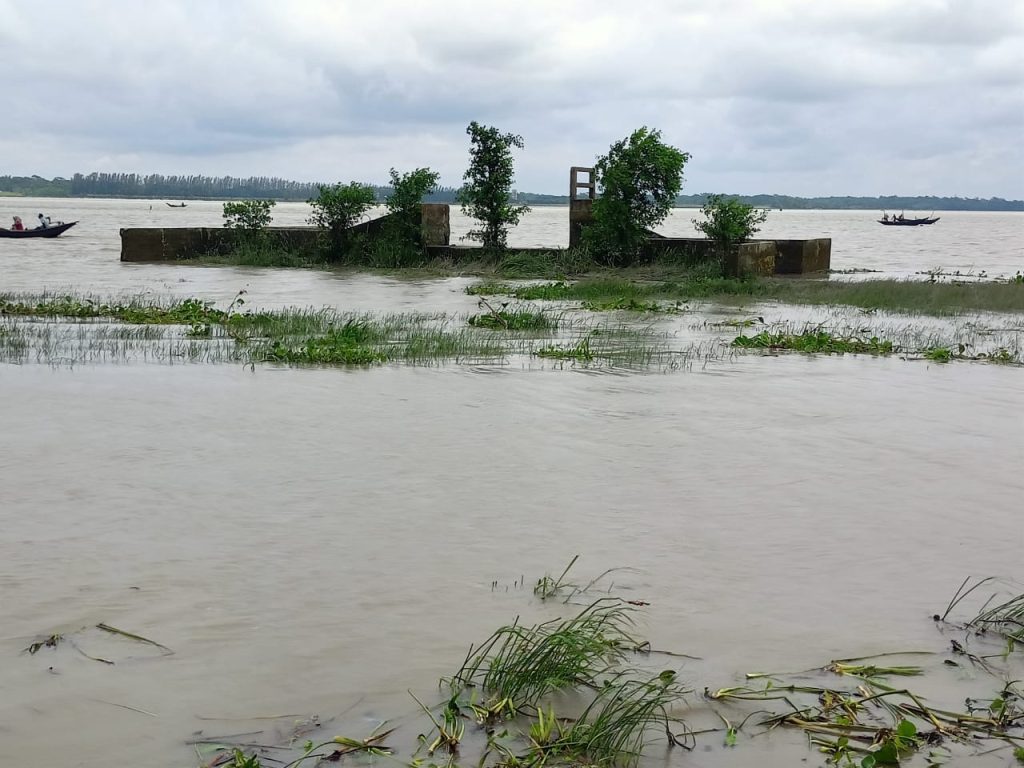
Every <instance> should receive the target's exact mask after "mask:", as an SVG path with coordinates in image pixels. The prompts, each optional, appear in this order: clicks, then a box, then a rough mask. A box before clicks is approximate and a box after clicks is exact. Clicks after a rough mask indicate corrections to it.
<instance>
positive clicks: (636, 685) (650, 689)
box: [535, 671, 685, 766]
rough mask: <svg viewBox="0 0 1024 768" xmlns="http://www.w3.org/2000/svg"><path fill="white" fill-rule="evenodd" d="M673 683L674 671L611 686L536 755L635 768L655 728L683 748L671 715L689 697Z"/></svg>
mask: <svg viewBox="0 0 1024 768" xmlns="http://www.w3.org/2000/svg"><path fill="white" fill-rule="evenodd" d="M674 679H675V674H674V673H673V672H670V671H669V672H663V673H661V674H660V675H658V676H657V677H654V678H652V679H650V680H630V679H625V680H621V679H617V680H614V681H606V682H605V684H604V685H603V686H602V687H601V688H600V689H599V690H598V692H597V696H595V697H594V700H593V701H592V702H591V703H590V705H589V706H587V708H586V709H585V710H584V711H583V713H582V714H581V715H580V716H579V717H578V718H577V719H575V720H574V721H573V722H572V724H571V725H570V726H569V727H568V728H565V729H563V730H561V732H560V733H559V735H558V737H557V738H555V739H553V740H552V741H551V742H550V743H547V744H540V745H537V747H536V748H535V752H536V753H539V754H540V755H541V756H543V757H544V758H548V757H549V756H554V757H556V758H558V759H559V760H561V761H565V762H567V763H569V764H572V765H592V766H614V765H619V766H633V765H636V763H637V762H638V761H639V760H640V757H641V753H642V752H643V748H644V745H645V744H646V743H647V742H648V740H649V732H650V731H651V729H652V728H659V729H662V730H663V731H664V733H665V735H666V737H667V739H668V742H669V744H672V745H676V744H682V743H683V742H681V741H679V740H678V739H677V738H676V737H675V736H674V735H673V733H672V730H671V727H670V717H669V709H670V708H671V707H672V705H674V704H675V703H677V702H678V701H679V700H680V699H682V697H683V694H684V693H685V691H684V690H683V689H682V688H681V687H679V686H678V685H676V684H675V683H674V682H673V681H674Z"/></svg>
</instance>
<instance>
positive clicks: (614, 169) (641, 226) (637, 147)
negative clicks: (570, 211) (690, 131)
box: [584, 126, 690, 266]
mask: <svg viewBox="0 0 1024 768" xmlns="http://www.w3.org/2000/svg"><path fill="white" fill-rule="evenodd" d="M689 159H690V155H689V154H688V153H686V152H681V151H680V150H678V149H676V148H675V147H672V146H669V145H668V144H665V143H664V142H662V140H661V132H660V131H657V130H654V131H652V130H650V129H649V128H647V127H646V126H645V127H643V128H639V129H637V130H635V131H633V133H632V134H630V135H629V137H628V138H625V139H623V140H621V141H617V142H615V143H614V144H612V146H611V148H610V149H609V150H608V154H607V155H604V156H603V157H601V158H598V161H597V164H596V166H595V168H596V172H597V183H598V187H599V188H600V190H601V194H600V196H599V197H598V198H597V200H595V201H594V220H593V222H592V223H591V224H590V225H589V226H588V227H587V228H586V230H585V234H584V238H585V241H586V243H587V244H588V245H589V247H590V248H591V250H592V251H593V252H594V254H595V256H596V257H597V258H598V259H599V260H600V261H601V262H602V263H604V264H607V265H608V266H626V265H629V264H632V263H634V262H635V261H636V260H637V258H638V257H639V255H640V253H641V251H642V250H643V246H644V243H645V242H646V240H647V238H648V236H649V230H650V228H651V227H654V226H656V225H658V224H660V223H661V222H662V221H664V220H665V218H666V217H667V216H668V213H669V211H670V210H671V208H672V205H673V204H674V203H675V199H676V196H677V195H678V194H679V191H680V189H681V188H682V183H683V168H684V167H685V166H686V163H687V161H688V160H689Z"/></svg>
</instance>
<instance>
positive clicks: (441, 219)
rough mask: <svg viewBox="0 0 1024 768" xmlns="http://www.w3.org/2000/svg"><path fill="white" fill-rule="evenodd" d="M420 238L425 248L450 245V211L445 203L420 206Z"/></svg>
mask: <svg viewBox="0 0 1024 768" xmlns="http://www.w3.org/2000/svg"><path fill="white" fill-rule="evenodd" d="M420 237H422V238H423V244H424V245H426V246H431V245H448V244H449V243H451V239H452V223H451V209H450V206H449V205H448V204H447V203H422V204H421V205H420Z"/></svg>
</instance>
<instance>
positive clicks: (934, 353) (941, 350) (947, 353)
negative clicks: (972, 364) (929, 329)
mask: <svg viewBox="0 0 1024 768" xmlns="http://www.w3.org/2000/svg"><path fill="white" fill-rule="evenodd" d="M923 355H924V358H925V359H926V360H931V361H932V362H935V363H948V362H949V361H950V360H952V359H953V350H951V349H950V348H949V347H931V348H930V349H926V350H925V351H924V352H923Z"/></svg>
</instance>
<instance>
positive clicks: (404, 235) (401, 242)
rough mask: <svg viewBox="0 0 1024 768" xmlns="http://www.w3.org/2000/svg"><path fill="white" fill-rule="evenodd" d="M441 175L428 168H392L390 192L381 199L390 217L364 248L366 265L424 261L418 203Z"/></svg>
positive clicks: (393, 266)
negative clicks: (412, 169) (401, 171)
mask: <svg viewBox="0 0 1024 768" xmlns="http://www.w3.org/2000/svg"><path fill="white" fill-rule="evenodd" d="M439 178H440V175H439V174H438V173H437V172H436V171H432V170H430V169H429V168H417V169H416V170H414V171H410V172H408V173H403V174H399V173H398V172H397V171H396V170H395V169H394V168H392V169H391V193H390V194H389V195H388V197H387V199H386V200H385V201H384V206H385V207H386V208H387V211H388V214H389V218H388V220H387V221H386V222H385V225H384V227H383V229H382V231H381V233H380V234H379V235H378V236H377V237H375V238H373V239H372V240H371V242H370V243H369V246H368V248H367V258H366V261H367V263H368V266H371V267H377V268H384V269H399V268H401V267H409V266H418V265H420V264H423V263H424V262H425V261H426V254H425V253H424V250H423V243H422V237H421V213H420V205H421V204H422V202H423V198H424V197H426V196H427V195H430V194H432V193H433V192H434V191H435V190H436V189H437V180H438V179H439Z"/></svg>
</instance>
